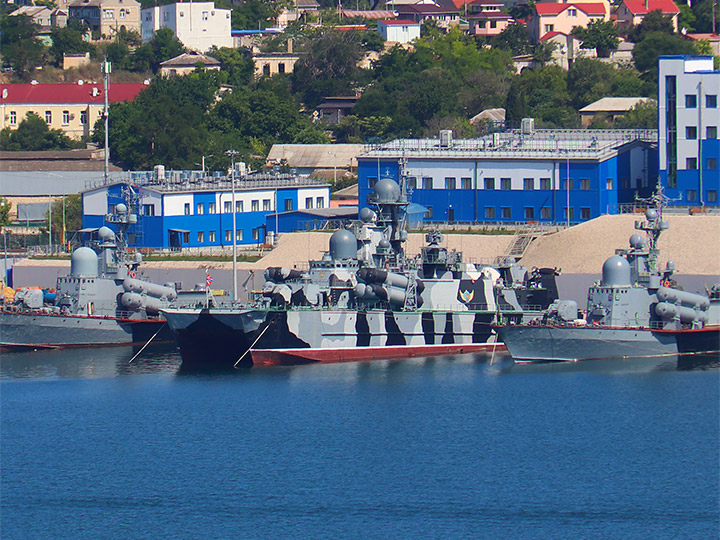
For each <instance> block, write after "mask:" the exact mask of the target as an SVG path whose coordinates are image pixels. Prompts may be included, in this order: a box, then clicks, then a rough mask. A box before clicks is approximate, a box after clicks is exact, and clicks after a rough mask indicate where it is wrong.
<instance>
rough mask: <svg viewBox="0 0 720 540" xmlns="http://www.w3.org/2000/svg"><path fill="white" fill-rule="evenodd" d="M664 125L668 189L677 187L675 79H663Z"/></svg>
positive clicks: (672, 77) (673, 77) (673, 76)
mask: <svg viewBox="0 0 720 540" xmlns="http://www.w3.org/2000/svg"><path fill="white" fill-rule="evenodd" d="M665 90H666V91H665V96H666V99H665V105H666V106H665V125H666V126H667V143H666V145H665V151H666V153H667V169H668V180H667V183H668V187H670V188H673V187H676V186H677V167H678V162H677V136H678V134H677V77H676V76H675V75H668V76H667V77H665Z"/></svg>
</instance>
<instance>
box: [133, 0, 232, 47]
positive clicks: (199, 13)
mask: <svg viewBox="0 0 720 540" xmlns="http://www.w3.org/2000/svg"><path fill="white" fill-rule="evenodd" d="M161 28H170V29H171V30H172V31H173V32H175V35H176V36H177V38H178V39H179V40H180V41H182V43H183V45H185V46H186V47H187V48H188V49H192V50H195V51H198V52H205V51H207V50H208V49H210V48H211V47H218V48H220V47H232V46H233V38H232V34H231V21H230V10H229V9H219V8H216V7H215V4H214V2H189V3H177V4H168V5H165V6H154V7H151V8H146V9H143V10H142V21H141V29H142V39H143V41H144V42H147V41H150V40H151V39H152V37H153V34H154V33H155V32H157V31H158V30H160V29H161Z"/></svg>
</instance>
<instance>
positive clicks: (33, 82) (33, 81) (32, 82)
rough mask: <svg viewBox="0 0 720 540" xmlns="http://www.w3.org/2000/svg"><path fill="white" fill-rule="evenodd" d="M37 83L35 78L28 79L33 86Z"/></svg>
mask: <svg viewBox="0 0 720 540" xmlns="http://www.w3.org/2000/svg"><path fill="white" fill-rule="evenodd" d="M37 83H38V82H37V81H36V80H35V79H33V80H32V81H30V84H32V85H33V86H35V85H36V84H37Z"/></svg>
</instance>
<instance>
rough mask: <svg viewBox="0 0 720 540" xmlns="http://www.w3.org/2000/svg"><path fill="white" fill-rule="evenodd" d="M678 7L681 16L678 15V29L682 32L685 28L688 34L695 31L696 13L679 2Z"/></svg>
mask: <svg viewBox="0 0 720 540" xmlns="http://www.w3.org/2000/svg"><path fill="white" fill-rule="evenodd" d="M677 7H678V8H679V9H680V15H678V28H680V29H681V30H682V29H683V28H684V29H685V30H687V31H688V32H694V31H695V20H696V17H695V13H693V10H692V8H691V7H690V6H688V5H687V4H683V3H681V2H677Z"/></svg>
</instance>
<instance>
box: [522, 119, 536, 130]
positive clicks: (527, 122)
mask: <svg viewBox="0 0 720 540" xmlns="http://www.w3.org/2000/svg"><path fill="white" fill-rule="evenodd" d="M520 131H521V132H522V133H525V134H528V133H532V132H533V131H535V119H534V118H523V119H522V122H521V123H520Z"/></svg>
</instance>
